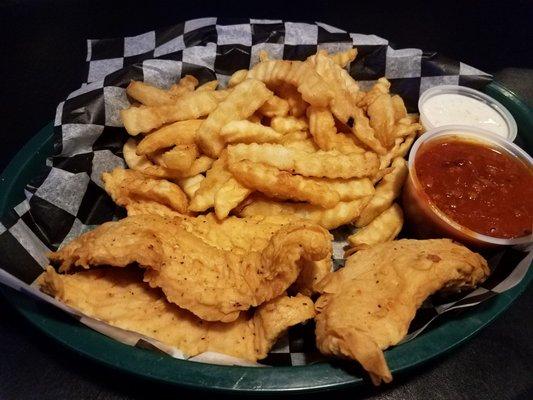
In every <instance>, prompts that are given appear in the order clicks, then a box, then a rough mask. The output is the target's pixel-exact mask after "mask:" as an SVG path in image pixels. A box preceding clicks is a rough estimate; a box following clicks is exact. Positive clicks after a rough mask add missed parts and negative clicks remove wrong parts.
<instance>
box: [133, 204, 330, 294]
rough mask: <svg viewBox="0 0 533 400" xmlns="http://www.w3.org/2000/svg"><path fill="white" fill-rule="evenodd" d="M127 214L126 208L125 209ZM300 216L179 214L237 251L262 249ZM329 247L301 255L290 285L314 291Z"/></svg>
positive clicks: (326, 267)
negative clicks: (316, 254)
mask: <svg viewBox="0 0 533 400" xmlns="http://www.w3.org/2000/svg"><path fill="white" fill-rule="evenodd" d="M128 215H129V209H128ZM297 221H301V218H298V217H294V216H290V215H271V216H264V215H255V216H252V217H249V218H238V217H229V218H226V219H224V220H219V219H217V218H216V217H215V215H214V214H212V213H211V214H207V215H199V216H198V217H187V216H183V217H182V220H181V224H182V226H183V227H184V228H185V229H186V230H187V231H188V232H190V233H192V234H193V235H195V236H197V237H199V238H200V239H202V240H203V241H204V242H206V243H208V244H209V245H211V246H214V247H217V248H219V249H222V250H228V251H232V252H234V253H236V252H241V253H243V254H246V253H248V252H250V251H262V250H263V249H264V248H265V247H266V246H267V245H268V242H269V240H270V238H271V237H272V235H274V234H275V233H276V232H277V231H279V230H280V229H281V228H282V227H284V226H287V225H289V224H291V223H294V222H297ZM331 251H332V250H331V248H330V251H329V253H328V255H327V256H326V257H325V258H323V259H322V260H318V261H313V260H306V259H302V260H300V262H301V263H302V268H301V272H300V275H299V276H298V279H297V280H296V282H295V283H294V286H293V289H294V290H295V291H296V292H298V293H302V294H304V295H306V296H310V295H312V294H313V293H316V292H317V290H316V287H315V286H316V284H317V283H318V282H320V280H321V279H322V278H323V277H324V276H326V275H327V274H328V273H329V272H331V270H332V261H331Z"/></svg>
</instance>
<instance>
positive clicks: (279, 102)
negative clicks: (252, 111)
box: [258, 96, 289, 117]
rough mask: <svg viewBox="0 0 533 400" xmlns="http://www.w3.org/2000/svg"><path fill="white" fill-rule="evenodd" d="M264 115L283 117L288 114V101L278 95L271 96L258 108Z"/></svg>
mask: <svg viewBox="0 0 533 400" xmlns="http://www.w3.org/2000/svg"><path fill="white" fill-rule="evenodd" d="M258 111H259V112H260V113H261V114H263V115H264V116H266V117H285V116H286V115H288V114H289V102H288V101H287V100H284V99H282V98H281V97H278V96H272V97H271V98H270V99H268V100H267V101H265V103H264V104H263V105H262V106H261V107H259V110H258Z"/></svg>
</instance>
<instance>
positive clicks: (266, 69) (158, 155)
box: [104, 49, 422, 250]
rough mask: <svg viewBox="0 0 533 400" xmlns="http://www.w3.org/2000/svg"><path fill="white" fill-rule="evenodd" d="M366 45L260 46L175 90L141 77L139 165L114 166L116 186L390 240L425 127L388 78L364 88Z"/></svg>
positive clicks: (133, 111) (132, 155) (181, 207)
mask: <svg viewBox="0 0 533 400" xmlns="http://www.w3.org/2000/svg"><path fill="white" fill-rule="evenodd" d="M356 54H357V51H356V50H355V49H351V50H348V51H345V52H341V53H337V54H332V55H329V54H327V53H326V52H325V51H319V52H318V53H317V54H315V55H313V56H311V57H309V58H308V59H307V60H305V61H287V60H271V59H269V57H268V55H267V54H266V53H262V54H261V55H260V61H259V62H258V63H257V64H256V65H255V66H254V67H253V68H251V69H250V70H240V71H237V72H235V73H234V74H233V75H232V76H231V78H230V80H229V82H228V85H227V87H226V88H222V89H218V86H219V85H218V82H217V81H211V82H207V83H205V84H203V85H200V86H198V81H197V79H196V78H194V77H192V76H185V77H184V78H182V79H181V80H180V81H179V82H178V83H176V84H175V85H173V86H172V87H170V88H169V89H167V90H163V89H160V88H156V87H153V86H150V85H148V84H146V83H143V82H135V81H133V82H131V83H130V85H129V86H128V88H127V94H128V96H129V97H130V99H131V100H132V105H131V106H130V107H129V108H127V109H125V110H122V111H121V117H122V121H123V122H124V126H125V128H126V130H127V132H128V133H129V134H130V135H131V136H132V138H130V139H129V140H128V141H127V143H126V144H125V145H124V159H125V161H126V163H127V165H128V167H129V168H130V169H131V170H133V171H130V172H128V171H129V170H126V172H127V174H126V175H128V176H122V177H117V175H115V176H114V178H113V179H115V183H116V181H120V186H121V190H114V191H113V190H108V191H110V193H111V194H112V196H113V197H114V200H115V201H117V203H118V204H121V205H126V206H127V204H122V203H121V200H120V197H121V195H120V193H124V192H128V196H123V197H124V198H132V197H131V196H133V197H135V196H137V198H142V197H143V193H144V194H146V193H148V191H150V193H151V195H150V196H149V197H150V200H154V195H153V193H156V194H157V195H156V197H157V199H156V201H155V202H156V203H158V204H151V205H148V207H151V210H152V211H154V212H158V213H166V211H162V207H164V208H165V209H168V210H171V211H173V212H179V213H185V214H193V215H194V214H196V213H204V212H209V211H210V210H211V209H213V210H214V212H215V214H216V217H217V218H218V219H224V218H226V217H228V216H229V215H230V214H233V215H238V216H241V217H246V216H252V215H273V214H276V215H296V216H300V217H303V218H307V219H310V220H312V221H314V222H316V223H318V224H320V225H322V226H323V227H325V228H327V229H334V228H337V227H339V226H341V225H344V224H355V225H356V226H357V227H359V228H361V229H359V230H358V231H357V232H356V233H355V234H354V235H352V236H350V237H349V242H350V244H351V245H352V246H353V248H354V249H355V250H358V249H361V248H365V247H367V246H369V245H372V244H375V243H378V242H380V241H385V240H392V239H393V238H394V237H395V236H396V235H397V234H398V232H399V231H400V229H401V227H402V224H403V217H402V211H401V209H400V207H399V206H398V205H397V204H395V199H396V198H397V196H398V195H399V193H400V190H401V187H402V185H403V182H404V180H405V177H406V175H407V166H406V162H405V159H404V157H405V155H406V153H407V152H408V150H409V148H410V146H411V144H412V143H413V141H414V139H415V137H416V135H417V134H418V133H419V132H421V130H422V127H421V125H420V124H419V123H418V122H417V118H416V117H415V116H411V115H408V114H407V111H406V109H405V106H404V103H403V100H402V99H401V97H400V96H398V95H391V94H390V92H389V89H390V83H389V82H388V81H387V80H386V79H385V78H381V79H379V80H378V82H377V83H376V84H375V85H374V86H373V87H372V88H371V89H370V90H369V91H368V92H364V91H362V90H361V89H360V88H359V85H358V84H357V82H356V81H355V80H354V79H353V78H352V77H351V76H350V75H349V73H348V72H347V70H346V67H347V66H348V65H349V63H350V62H352V61H353V60H354V59H355V57H356ZM117 173H118V172H117ZM111 179H112V177H111V176H110V175H109V174H108V176H107V180H108V183H109V182H110V181H111ZM128 179H129V180H128ZM104 180H106V179H104ZM139 181H141V183H139ZM135 182H137V183H135ZM145 206H146V205H145ZM135 207H139V205H138V204H137V205H131V204H130V208H131V209H132V210H133V209H135ZM130 208H128V211H130Z"/></svg>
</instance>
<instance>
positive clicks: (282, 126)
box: [270, 117, 308, 133]
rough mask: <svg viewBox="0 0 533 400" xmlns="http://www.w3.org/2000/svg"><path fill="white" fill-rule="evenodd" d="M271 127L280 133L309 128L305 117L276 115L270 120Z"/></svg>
mask: <svg viewBox="0 0 533 400" xmlns="http://www.w3.org/2000/svg"><path fill="white" fill-rule="evenodd" d="M270 127H271V128H272V129H274V130H275V131H276V132H279V133H289V132H294V131H305V130H307V128H308V125H307V121H306V120H305V119H304V118H296V117H274V118H272V120H271V121H270Z"/></svg>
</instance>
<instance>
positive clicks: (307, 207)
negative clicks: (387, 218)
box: [238, 196, 370, 229]
mask: <svg viewBox="0 0 533 400" xmlns="http://www.w3.org/2000/svg"><path fill="white" fill-rule="evenodd" d="M369 200H370V196H367V197H363V198H361V199H358V200H353V201H349V202H340V203H337V205H336V206H335V207H333V208H327V209H325V208H322V207H319V206H314V205H312V204H305V203H289V202H286V203H282V202H277V201H274V200H271V199H268V198H260V197H255V198H254V199H252V200H251V201H250V202H249V203H248V204H247V205H245V206H244V207H243V208H242V209H241V210H240V211H239V212H238V214H239V216H241V217H251V216H254V215H267V216H269V215H292V216H297V217H300V218H304V219H308V220H310V221H312V222H315V223H317V224H319V225H320V226H322V227H324V228H326V229H335V228H338V227H339V226H341V225H345V224H349V223H351V222H353V221H355V220H356V219H357V217H358V216H359V214H360V213H361V211H362V210H363V208H364V207H365V206H366V204H367V203H368V202H369Z"/></svg>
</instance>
